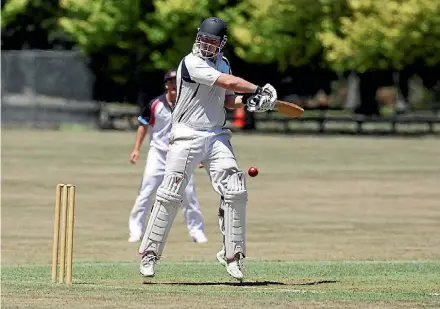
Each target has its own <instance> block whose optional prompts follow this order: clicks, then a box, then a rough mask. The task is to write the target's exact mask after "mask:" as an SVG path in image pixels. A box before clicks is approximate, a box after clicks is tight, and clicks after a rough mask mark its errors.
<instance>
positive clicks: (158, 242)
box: [139, 174, 186, 257]
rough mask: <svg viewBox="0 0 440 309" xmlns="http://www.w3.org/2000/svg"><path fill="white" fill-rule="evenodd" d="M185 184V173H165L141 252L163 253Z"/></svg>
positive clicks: (157, 254)
mask: <svg viewBox="0 0 440 309" xmlns="http://www.w3.org/2000/svg"><path fill="white" fill-rule="evenodd" d="M185 185H186V183H185V179H184V177H183V175H179V174H170V175H165V177H164V180H163V182H162V184H161V185H160V187H159V189H158V190H157V195H156V202H155V203H154V206H153V211H152V213H151V216H150V219H149V220H148V225H147V228H146V230H145V234H144V238H143V239H142V243H141V245H140V247H139V253H140V254H144V253H146V252H153V253H154V254H156V256H157V257H160V256H161V255H162V252H163V249H164V247H165V243H166V240H167V238H168V234H169V232H170V230H171V227H172V225H173V222H174V219H175V218H176V214H177V212H178V210H179V208H180V205H181V203H182V193H183V192H184V188H185Z"/></svg>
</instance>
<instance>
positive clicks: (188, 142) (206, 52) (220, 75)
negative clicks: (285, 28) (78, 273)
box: [139, 17, 277, 281]
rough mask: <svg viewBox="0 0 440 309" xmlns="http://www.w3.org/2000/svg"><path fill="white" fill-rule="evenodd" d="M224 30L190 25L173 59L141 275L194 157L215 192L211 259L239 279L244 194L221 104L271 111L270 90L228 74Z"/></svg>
mask: <svg viewBox="0 0 440 309" xmlns="http://www.w3.org/2000/svg"><path fill="white" fill-rule="evenodd" d="M227 32H228V29H227V25H226V23H225V22H224V21H223V20H221V19H219V18H216V17H209V18H207V19H205V20H204V21H203V22H202V23H201V25H200V27H199V28H198V32H197V36H196V40H195V43H194V45H193V48H192V51H191V53H189V54H188V55H186V56H185V57H184V58H183V59H182V60H181V62H180V64H179V67H178V70H177V99H176V105H175V107H174V110H173V114H172V129H171V133H170V140H169V150H168V153H167V158H166V167H165V175H164V178H163V181H162V183H161V185H160V186H159V188H158V190H157V193H156V200H155V204H154V207H153V211H152V214H151V216H150V218H149V221H148V224H147V228H146V230H145V234H144V237H143V240H142V243H141V245H140V248H139V253H140V254H141V255H142V258H141V263H140V269H139V272H140V274H141V276H143V277H153V276H154V275H155V267H156V263H157V261H158V259H160V257H161V255H162V251H163V250H164V247H165V243H166V240H167V237H168V234H169V232H170V229H171V226H172V224H173V222H174V219H175V217H176V214H177V212H178V210H179V207H180V205H181V203H182V199H183V195H184V192H185V187H186V185H187V184H188V180H189V179H190V177H191V175H192V174H193V172H194V170H195V169H196V168H197V166H198V165H199V164H200V163H202V164H203V165H204V167H205V169H206V170H207V172H208V174H209V176H210V180H211V183H212V187H213V188H214V190H215V191H216V192H217V193H218V194H219V195H220V196H221V201H220V211H219V216H220V218H219V222H220V228H221V232H222V234H223V248H222V250H221V251H220V252H218V253H217V259H218V260H219V262H220V263H221V264H222V265H224V266H225V267H226V271H227V272H228V273H229V274H230V275H231V276H232V277H234V278H236V279H238V280H240V281H241V280H243V259H244V258H245V256H246V204H247V200H248V193H247V189H246V181H245V173H244V172H243V171H242V170H240V169H239V168H238V166H237V162H236V159H235V155H234V151H233V148H232V145H231V143H230V138H231V131H230V130H228V129H226V128H225V127H224V125H225V123H226V111H225V107H226V108H229V109H235V108H239V107H242V106H244V105H246V106H247V109H248V110H250V111H253V112H264V111H267V110H272V109H274V108H275V104H276V100H277V93H276V90H275V89H274V87H272V86H271V85H270V84H266V85H265V86H264V87H259V86H257V85H254V84H253V83H250V82H248V81H246V80H244V79H242V78H240V77H237V76H234V75H232V73H231V68H230V65H229V62H228V60H227V59H226V58H225V57H223V53H222V50H223V48H224V46H225V44H226V41H227ZM235 93H244V94H245V95H240V96H237V95H235Z"/></svg>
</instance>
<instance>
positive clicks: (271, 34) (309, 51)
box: [224, 0, 348, 70]
mask: <svg viewBox="0 0 440 309" xmlns="http://www.w3.org/2000/svg"><path fill="white" fill-rule="evenodd" d="M345 3H346V1H345V0H318V1H309V0H296V1H289V0H247V1H243V2H242V3H241V4H239V5H237V7H235V8H230V9H227V10H225V12H224V15H225V16H227V17H229V18H228V19H229V20H230V26H231V35H232V38H233V40H234V45H235V51H236V53H237V54H238V55H239V56H240V57H241V58H243V59H246V60H248V61H251V62H254V63H274V62H275V63H278V65H279V68H280V70H285V69H286V68H288V67H289V66H303V65H310V64H315V63H313V62H315V61H317V62H318V63H316V64H317V65H318V66H319V65H321V63H319V62H320V60H321V54H322V44H321V41H320V40H319V38H318V34H319V33H320V31H321V30H322V23H323V22H324V21H327V22H328V21H329V20H330V21H334V22H333V23H331V24H332V25H336V24H337V20H338V19H339V17H341V16H343V15H344V14H347V13H348V8H347V6H346V4H345ZM311 62H312V63H311Z"/></svg>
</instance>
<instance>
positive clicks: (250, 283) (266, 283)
mask: <svg viewBox="0 0 440 309" xmlns="http://www.w3.org/2000/svg"><path fill="white" fill-rule="evenodd" d="M337 282H338V281H335V280H319V281H310V282H298V283H293V282H292V283H285V282H279V281H243V282H151V281H143V284H145V285H182V286H185V285H186V286H269V285H300V286H308V285H319V284H328V283H337Z"/></svg>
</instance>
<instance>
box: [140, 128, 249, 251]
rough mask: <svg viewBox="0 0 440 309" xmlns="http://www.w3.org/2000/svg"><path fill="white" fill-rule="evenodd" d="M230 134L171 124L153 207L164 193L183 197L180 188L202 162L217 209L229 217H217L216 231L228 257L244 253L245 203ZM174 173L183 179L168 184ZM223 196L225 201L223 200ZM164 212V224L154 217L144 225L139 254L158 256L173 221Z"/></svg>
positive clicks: (223, 131)
mask: <svg viewBox="0 0 440 309" xmlns="http://www.w3.org/2000/svg"><path fill="white" fill-rule="evenodd" d="M230 137H231V131H229V130H226V129H223V128H216V129H211V130H195V129H192V128H190V127H188V126H185V125H183V124H173V128H172V129H171V135H170V148H169V151H168V153H167V158H166V167H165V178H168V181H164V182H163V183H162V184H161V185H160V186H159V190H158V192H159V193H161V194H162V197H161V200H162V201H161V202H159V204H158V206H157V207H164V206H163V205H162V204H164V203H166V201H164V200H166V198H167V196H182V197H183V195H184V189H183V188H185V185H187V179H190V177H191V175H192V174H193V172H194V170H195V169H196V168H197V165H198V164H199V163H200V162H202V163H203V165H204V166H205V169H206V170H207V172H208V174H209V177H210V180H211V184H212V187H213V189H214V191H215V192H217V193H218V194H219V195H220V196H221V197H222V199H221V204H220V209H223V210H226V211H228V212H229V215H228V218H229V219H226V217H225V220H226V221H225V222H223V219H222V218H221V219H220V220H219V225H220V230H221V232H222V234H223V236H224V237H225V238H224V243H225V248H226V254H228V251H229V255H226V256H227V257H228V258H231V257H233V256H234V255H235V254H236V253H239V252H240V253H242V254H243V255H245V254H246V253H245V245H246V234H245V230H246V204H247V191H246V185H245V175H244V173H243V172H242V171H241V170H239V168H238V166H237V161H236V159H235V154H234V152H233V149H232V145H231V143H230ZM178 176H180V177H182V179H183V180H182V181H181V182H180V183H179V182H175V183H172V184H171V185H172V186H171V187H170V185H169V183H170V180H169V179H172V177H178ZM166 180H167V179H166ZM238 181H239V182H240V183H238ZM188 184H189V181H188ZM186 188H188V187H186ZM171 190H174V191H171ZM226 197H227V200H228V202H226ZM176 199H177V197H176ZM170 203H172V201H170ZM155 207H156V206H155ZM168 208H170V207H168ZM167 212H169V209H165V210H163V212H162V214H166V215H167V221H166V222H167V226H163V223H162V222H163V221H164V220H163V219H159V218H158V217H157V216H156V217H155V218H150V221H149V223H148V227H147V229H149V230H148V231H146V233H145V235H144V238H143V240H142V243H141V245H140V247H139V253H140V254H145V253H146V252H153V253H155V254H156V255H157V256H161V254H162V250H163V249H164V246H165V242H166V239H167V236H168V233H169V231H170V229H171V225H172V224H173V221H174V217H173V215H172V214H169V213H167ZM157 214H158V213H157ZM157 214H156V215H157ZM224 227H226V230H227V229H228V228H229V230H230V231H229V232H227V233H226V232H225V228H224ZM153 229H156V232H154V233H153ZM158 232H159V233H160V234H159V233H158ZM153 235H154V236H153Z"/></svg>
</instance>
